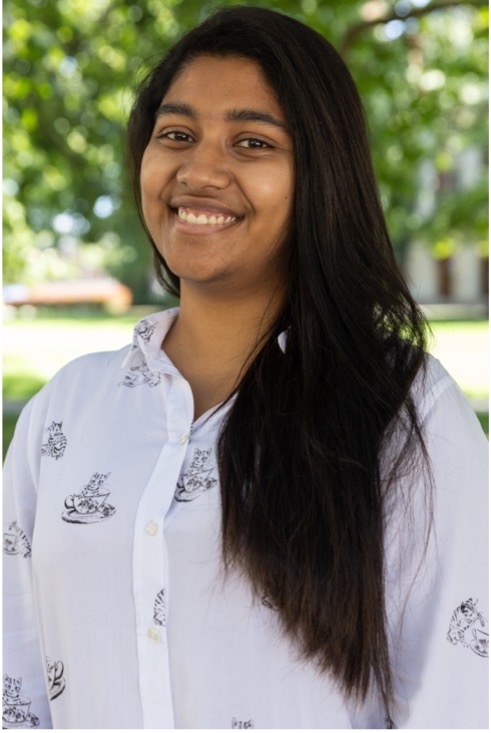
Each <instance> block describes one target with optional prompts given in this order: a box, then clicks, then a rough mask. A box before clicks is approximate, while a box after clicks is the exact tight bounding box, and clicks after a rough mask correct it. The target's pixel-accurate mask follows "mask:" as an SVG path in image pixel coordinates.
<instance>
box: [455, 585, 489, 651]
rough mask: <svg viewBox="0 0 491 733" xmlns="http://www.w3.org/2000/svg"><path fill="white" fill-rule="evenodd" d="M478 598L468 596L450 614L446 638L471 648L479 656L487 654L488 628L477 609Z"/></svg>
mask: <svg viewBox="0 0 491 733" xmlns="http://www.w3.org/2000/svg"><path fill="white" fill-rule="evenodd" d="M477 604H478V600H477V598H476V599H475V600H474V599H473V598H468V599H467V600H466V601H464V602H463V603H461V604H460V606H458V607H457V608H456V609H455V611H454V612H453V614H452V618H451V619H450V626H449V629H448V633H447V640H448V641H449V642H450V643H451V644H454V645H457V644H461V645H462V646H463V647H466V648H469V649H472V651H473V652H474V653H475V654H478V655H479V656H480V657H487V656H488V655H489V628H488V623H487V620H486V619H485V618H484V617H483V616H482V615H481V614H480V613H479V611H478V610H477Z"/></svg>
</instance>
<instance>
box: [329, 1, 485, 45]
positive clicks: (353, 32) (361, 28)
mask: <svg viewBox="0 0 491 733" xmlns="http://www.w3.org/2000/svg"><path fill="white" fill-rule="evenodd" d="M459 5H470V6H472V7H474V8H487V7H488V2H487V0H440V2H432V3H430V4H428V5H426V6H425V7H423V8H412V9H411V10H410V12H409V13H408V14H407V15H404V16H402V15H398V14H397V13H396V11H395V8H393V9H392V10H391V11H390V12H389V13H387V14H386V15H383V16H380V17H378V18H374V19H373V20H363V21H360V22H359V23H356V24H354V25H352V26H351V27H350V28H348V30H347V31H346V33H345V34H344V36H343V38H342V40H341V43H340V46H339V49H338V50H339V53H340V54H341V56H346V54H347V53H348V51H349V50H350V48H351V47H352V46H353V44H354V42H355V41H356V39H357V38H358V36H360V35H362V34H363V33H364V32H365V31H367V30H369V29H370V28H374V27H375V26H376V25H384V24H385V23H389V22H390V21H391V20H406V19H407V18H420V17H421V16H423V15H428V14H429V13H433V12H435V11H436V10H446V9H448V8H456V7H458V6H459Z"/></svg>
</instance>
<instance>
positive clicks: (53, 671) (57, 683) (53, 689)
mask: <svg viewBox="0 0 491 733" xmlns="http://www.w3.org/2000/svg"><path fill="white" fill-rule="evenodd" d="M64 671H65V670H64V666H63V662H60V661H58V662H52V661H51V659H50V658H49V657H46V676H47V679H48V694H49V699H50V700H56V698H57V697H59V696H60V695H61V693H62V692H63V690H64V689H65V678H64V677H63V673H64Z"/></svg>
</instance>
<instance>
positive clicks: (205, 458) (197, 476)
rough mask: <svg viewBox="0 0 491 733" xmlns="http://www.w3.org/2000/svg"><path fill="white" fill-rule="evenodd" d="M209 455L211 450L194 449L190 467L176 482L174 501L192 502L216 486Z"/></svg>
mask: <svg viewBox="0 0 491 733" xmlns="http://www.w3.org/2000/svg"><path fill="white" fill-rule="evenodd" d="M210 455H211V449H209V450H200V449H199V448H196V449H195V451H194V455H193V460H192V461H191V465H190V466H189V468H188V470H187V471H184V473H182V474H181V476H180V477H179V480H178V482H177V487H176V491H175V494H174V496H175V498H176V501H193V499H196V498H197V497H198V496H200V495H201V494H202V493H203V492H204V491H207V490H208V489H211V488H213V487H214V486H216V485H217V484H218V479H217V478H215V476H213V475H212V474H213V473H214V471H215V468H214V466H213V465H210V463H209V459H210Z"/></svg>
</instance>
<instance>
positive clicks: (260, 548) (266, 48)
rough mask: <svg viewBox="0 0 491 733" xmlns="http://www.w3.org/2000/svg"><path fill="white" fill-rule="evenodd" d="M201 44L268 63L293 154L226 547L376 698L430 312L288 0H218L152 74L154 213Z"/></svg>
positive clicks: (383, 681) (228, 560)
mask: <svg viewBox="0 0 491 733" xmlns="http://www.w3.org/2000/svg"><path fill="white" fill-rule="evenodd" d="M203 55H211V56H218V57H226V56H241V57H246V58H248V59H251V60H253V61H255V62H256V63H257V64H258V65H259V66H260V68H261V69H262V73H263V74H264V77H265V79H266V81H267V82H268V84H269V85H270V87H271V89H272V91H273V93H274V94H275V95H276V97H277V100H278V102H279V104H280V105H281V107H282V109H283V111H284V114H285V116H286V120H287V124H288V129H289V132H290V134H291V136H292V139H293V146H294V158H295V172H296V182H295V196H294V204H293V212H292V218H291V226H290V231H289V235H288V239H287V242H286V244H285V247H286V259H287V263H288V292H287V296H286V299H285V302H284V304H283V307H282V308H281V310H280V312H279V313H278V315H277V317H276V319H275V320H274V323H273V325H272V327H271V328H270V330H269V332H268V334H267V335H266V338H265V339H264V341H263V342H262V343H261V347H260V349H259V351H258V353H257V355H256V356H255V357H254V359H253V361H252V363H251V364H250V366H249V367H248V369H247V370H246V372H245V374H244V375H243V377H242V379H241V382H240V385H239V388H238V391H237V396H236V399H235V401H234V403H233V404H232V407H231V410H230V412H229V414H228V417H227V419H226V422H225V424H224V427H223V429H222V432H221V435H220V439H219V445H218V457H219V468H220V476H221V487H222V488H221V492H222V537H223V540H222V541H223V557H224V560H225V564H226V567H230V566H235V565H237V566H239V567H240V568H241V569H242V570H244V571H245V572H246V575H247V577H248V578H249V580H250V582H251V584H252V586H253V588H254V590H255V591H256V592H257V594H258V595H259V596H264V595H265V596H267V598H268V599H269V602H270V603H271V604H272V605H273V606H274V607H275V608H276V609H277V610H278V613H279V617H280V619H281V621H282V624H283V627H284V630H285V632H286V633H287V634H289V635H290V636H291V637H293V638H294V639H295V640H296V641H297V643H298V647H299V649H300V650H301V652H302V653H303V655H304V656H305V657H306V658H310V659H313V660H315V661H316V662H317V663H318V664H319V666H320V668H321V669H322V670H323V671H326V672H330V673H331V674H332V675H333V677H334V678H335V679H336V680H337V682H338V683H339V684H340V686H341V688H342V689H343V690H344V691H345V693H346V694H347V695H349V696H351V697H353V698H354V699H357V700H363V699H364V698H365V697H366V695H367V693H368V691H369V689H370V688H371V685H372V683H375V684H376V685H377V687H378V689H379V690H380V691H381V694H382V696H383V698H384V700H385V702H386V703H388V702H389V700H390V696H391V690H392V675H391V666H390V655H389V644H388V630H387V623H386V618H385V611H384V608H385V595H384V526H385V522H386V521H387V516H386V514H387V507H388V506H389V502H388V500H387V497H388V494H389V492H390V493H391V495H393V494H394V493H395V492H397V490H398V489H397V487H398V481H397V479H398V477H399V476H400V475H401V473H402V472H404V473H406V474H407V471H410V470H413V471H416V470H419V469H418V466H420V465H421V463H422V462H423V463H424V460H423V461H421V460H420V459H424V458H425V455H426V454H425V447H424V441H423V437H422V432H421V426H420V424H419V422H418V416H417V412H416V409H415V405H414V402H413V399H412V396H411V385H412V384H413V381H414V379H415V377H416V375H417V374H418V373H419V372H423V371H424V363H425V323H424V319H423V317H422V315H421V313H420V311H419V309H418V307H417V305H416V304H415V303H414V301H413V299H412V297H411V295H410V293H409V291H408V289H407V287H406V285H405V283H404V280H403V278H402V276H401V274H400V272H399V270H398V267H397V265H396V262H395V259H394V255H393V250H392V246H391V243H390V239H389V236H388V233H387V229H386V225H385V221H384V216H383V212H382V209H381V205H380V202H379V198H378V194H377V186H376V182H375V178H374V173H373V169H372V164H371V158H370V151H369V144H368V137H367V132H366V126H365V122H364V116H363V111H362V107H361V103H360V99H359V95H358V92H357V90H356V87H355V84H354V82H353V80H352V78H351V75H350V73H349V71H348V70H347V68H346V66H345V64H344V63H343V61H342V60H341V58H340V56H339V55H338V53H337V52H336V51H335V50H334V48H333V47H332V46H331V45H330V44H329V43H328V42H327V41H326V40H325V39H324V38H323V37H322V36H321V35H319V34H318V33H316V32H315V31H313V30H311V29H310V28H308V27H307V26H305V25H303V24H302V23H299V22H298V21H296V20H293V19H292V18H290V17H288V16H286V15H283V14H279V13H276V12H272V11H269V10H265V9H261V8H252V7H238V6H235V7H231V8H227V9H223V10H220V11H219V12H218V13H216V14H215V15H213V16H212V17H211V18H209V19H208V20H207V21H205V22H204V23H203V24H202V25H200V26H199V27H197V28H196V29H194V30H192V31H191V32H190V33H188V34H187V35H185V36H184V37H183V38H182V39H181V40H180V41H179V42H178V43H177V45H176V46H175V47H174V48H173V49H172V50H171V51H170V53H169V54H168V55H167V56H166V57H165V58H164V59H163V60H162V61H161V62H160V63H159V64H158V65H157V66H156V67H155V68H154V70H153V71H152V72H151V73H150V74H149V75H148V76H147V78H146V79H145V80H144V82H143V84H142V85H141V86H140V89H139V92H138V95H137V98H136V101H135V104H134V107H133V110H132V113H131V117H130V121H129V150H130V154H131V160H132V165H133V174H134V185H135V194H136V200H137V203H138V207H139V211H140V215H141V199H140V184H139V174H140V166H141V160H142V156H143V152H144V150H145V147H146V145H147V144H148V141H149V139H150V135H151V132H152V129H153V126H154V121H155V112H156V110H157V108H158V107H159V105H160V103H161V100H162V98H163V96H164V95H165V93H166V91H167V89H168V88H169V86H170V85H171V84H172V82H173V80H174V79H175V78H176V75H177V74H178V73H179V71H180V70H181V69H182V68H183V66H184V65H185V64H187V63H189V62H190V61H192V60H193V59H194V58H196V57H198V56H203ZM152 244H153V243H152ZM154 250H155V252H156V258H157V266H158V270H159V272H160V274H161V276H162V277H163V278H164V280H165V281H166V282H167V284H168V287H169V288H170V289H171V290H174V292H178V290H179V281H178V278H176V276H175V275H174V274H173V273H172V272H170V271H169V269H168V268H167V266H166V263H165V261H164V260H163V258H162V256H161V255H159V254H158V252H157V250H156V248H155V245H154ZM281 333H283V334H286V336H285V339H284V343H283V348H282V347H281V339H280V341H279V340H278V337H279V335H280V334H281ZM396 432H397V434H398V435H399V443H398V445H397V450H396V451H394V450H392V452H391V460H390V461H387V460H385V461H384V456H385V457H386V456H387V451H388V446H389V444H390V441H391V436H393V435H394V433H396ZM392 448H393V445H392ZM384 464H385V468H384V470H382V465H384ZM387 464H389V465H387Z"/></svg>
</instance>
